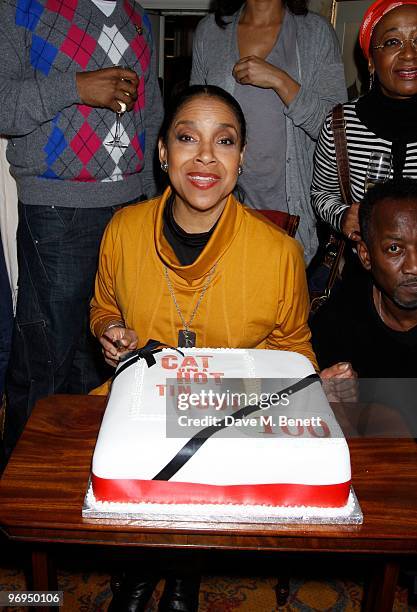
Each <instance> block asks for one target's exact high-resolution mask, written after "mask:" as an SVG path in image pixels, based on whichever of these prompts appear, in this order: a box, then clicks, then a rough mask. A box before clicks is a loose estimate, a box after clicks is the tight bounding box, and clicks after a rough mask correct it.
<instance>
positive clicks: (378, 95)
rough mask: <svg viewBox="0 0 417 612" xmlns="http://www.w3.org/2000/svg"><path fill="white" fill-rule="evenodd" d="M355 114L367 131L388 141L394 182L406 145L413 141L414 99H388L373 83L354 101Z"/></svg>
mask: <svg viewBox="0 0 417 612" xmlns="http://www.w3.org/2000/svg"><path fill="white" fill-rule="evenodd" d="M356 113H357V115H358V117H359V119H360V121H361V122H362V123H363V124H364V125H365V126H366V127H367V128H368V130H369V131H371V132H373V133H374V134H375V135H376V136H378V138H383V139H384V140H389V141H391V142H392V151H391V152H392V159H393V168H394V179H398V178H400V177H401V176H402V172H403V168H404V164H405V158H406V152H407V143H409V142H417V96H412V97H411V98H408V99H397V98H389V97H388V96H386V95H385V94H383V93H382V91H381V88H380V86H379V83H378V82H376V83H375V84H374V86H373V87H372V89H371V91H370V92H368V93H367V94H365V95H364V96H362V97H361V98H359V99H358V101H357V102H356Z"/></svg>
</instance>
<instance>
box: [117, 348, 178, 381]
mask: <svg viewBox="0 0 417 612" xmlns="http://www.w3.org/2000/svg"><path fill="white" fill-rule="evenodd" d="M164 348H169V349H172V350H173V351H177V353H179V354H180V355H182V356H184V353H182V352H181V351H179V350H178V349H177V348H174V347H173V346H170V345H169V344H164V343H163V342H159V340H152V339H150V340H148V342H147V343H146V344H145V346H142V347H141V348H138V349H136V350H134V351H129V352H128V353H126V354H125V355H123V356H122V357H121V359H120V362H123V363H122V365H120V366H119V368H118V370H117V371H116V372H115V374H114V376H113V381H114V380H115V379H116V378H117V377H118V376H119V374H121V373H122V372H124V371H125V370H126V369H127V368H128V367H129V366H131V365H132V364H134V363H136V362H137V361H139V359H144V360H145V361H146V363H147V366H148V368H151V367H152V366H153V365H155V363H156V361H155V357H154V355H155V354H156V353H160V352H161V351H162V350H163V349H164Z"/></svg>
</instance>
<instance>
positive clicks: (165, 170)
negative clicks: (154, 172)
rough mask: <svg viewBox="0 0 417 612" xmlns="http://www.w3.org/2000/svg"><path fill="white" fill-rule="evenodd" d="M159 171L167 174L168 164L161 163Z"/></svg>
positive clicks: (165, 162)
mask: <svg viewBox="0 0 417 612" xmlns="http://www.w3.org/2000/svg"><path fill="white" fill-rule="evenodd" d="M161 170H162V172H168V162H167V161H163V162H161Z"/></svg>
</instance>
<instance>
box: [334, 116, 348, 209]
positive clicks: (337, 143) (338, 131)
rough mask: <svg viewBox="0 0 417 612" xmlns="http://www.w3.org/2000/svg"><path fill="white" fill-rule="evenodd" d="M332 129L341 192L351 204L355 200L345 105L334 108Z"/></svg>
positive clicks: (346, 201) (346, 202) (345, 201)
mask: <svg viewBox="0 0 417 612" xmlns="http://www.w3.org/2000/svg"><path fill="white" fill-rule="evenodd" d="M332 130H333V139H334V148H335V153H336V164H337V174H338V177H339V185H340V192H341V194H342V198H343V201H344V203H345V204H347V205H348V206H351V204H352V203H353V201H352V196H351V194H350V170H349V156H348V151H347V142H346V121H345V116H344V113H343V106H342V105H341V104H338V105H337V106H335V107H334V108H333V110H332Z"/></svg>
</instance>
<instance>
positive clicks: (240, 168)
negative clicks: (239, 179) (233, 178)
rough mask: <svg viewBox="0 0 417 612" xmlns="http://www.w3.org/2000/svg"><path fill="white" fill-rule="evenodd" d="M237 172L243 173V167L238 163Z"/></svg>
mask: <svg viewBox="0 0 417 612" xmlns="http://www.w3.org/2000/svg"><path fill="white" fill-rule="evenodd" d="M237 173H238V175H239V176H240V175H241V174H242V173H243V168H242V166H241V165H240V164H239V166H238V169H237Z"/></svg>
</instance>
